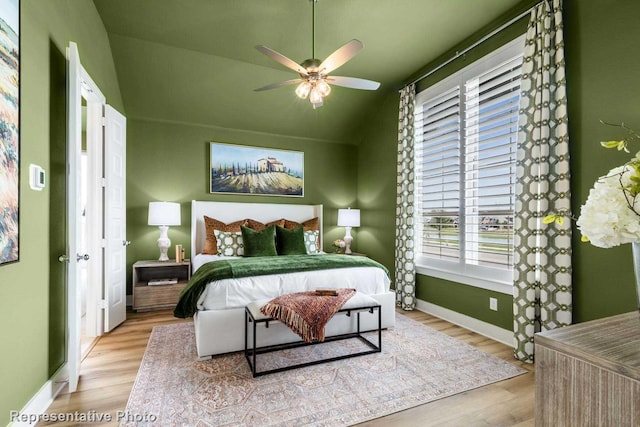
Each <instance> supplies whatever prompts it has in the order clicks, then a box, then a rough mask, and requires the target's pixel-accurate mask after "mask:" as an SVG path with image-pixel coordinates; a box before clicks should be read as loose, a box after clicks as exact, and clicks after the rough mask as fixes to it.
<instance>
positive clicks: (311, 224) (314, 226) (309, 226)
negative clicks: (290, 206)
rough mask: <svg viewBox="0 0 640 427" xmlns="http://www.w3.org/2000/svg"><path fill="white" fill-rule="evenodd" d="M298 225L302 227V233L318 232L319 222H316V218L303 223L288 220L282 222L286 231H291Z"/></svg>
mask: <svg viewBox="0 0 640 427" xmlns="http://www.w3.org/2000/svg"><path fill="white" fill-rule="evenodd" d="M299 225H302V227H303V231H313V230H320V222H319V221H318V217H315V218H311V219H308V220H306V221H305V222H295V221H291V220H289V219H285V220H284V228H286V229H287V230H293V229H294V228H296V227H298V226H299Z"/></svg>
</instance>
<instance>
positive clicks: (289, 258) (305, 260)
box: [173, 254, 389, 318]
mask: <svg viewBox="0 0 640 427" xmlns="http://www.w3.org/2000/svg"><path fill="white" fill-rule="evenodd" d="M349 267H378V268H381V269H382V270H384V272H385V273H386V274H389V271H388V270H387V269H386V268H385V267H384V266H383V265H382V264H380V263H378V262H376V261H373V260H372V259H369V258H366V257H361V256H345V255H333V254H327V255H286V256H265V257H247V258H240V259H232V260H220V261H212V262H209V263H207V264H204V265H203V266H202V267H200V268H199V269H198V271H196V272H195V273H194V275H193V276H192V277H191V280H189V283H187V286H185V288H184V289H183V290H182V292H180V300H179V301H178V305H177V306H176V308H175V310H174V311H173V315H174V316H175V317H183V318H186V317H191V316H193V315H194V314H195V312H196V311H197V309H198V307H197V304H198V299H199V298H200V295H202V292H203V291H204V288H205V286H206V285H207V283H209V282H212V281H214V280H221V279H230V278H239V277H249V276H265V275H268V274H283V273H295V272H298V271H312V270H328V269H332V268H349ZM338 285H339V284H338Z"/></svg>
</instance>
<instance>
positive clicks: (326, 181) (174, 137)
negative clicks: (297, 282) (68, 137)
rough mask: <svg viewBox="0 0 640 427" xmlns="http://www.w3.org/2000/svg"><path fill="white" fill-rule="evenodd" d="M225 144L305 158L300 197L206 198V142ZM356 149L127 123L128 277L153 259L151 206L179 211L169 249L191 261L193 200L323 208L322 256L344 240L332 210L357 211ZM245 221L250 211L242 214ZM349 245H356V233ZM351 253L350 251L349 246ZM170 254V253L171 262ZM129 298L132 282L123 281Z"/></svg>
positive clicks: (236, 132) (182, 126)
mask: <svg viewBox="0 0 640 427" xmlns="http://www.w3.org/2000/svg"><path fill="white" fill-rule="evenodd" d="M210 142H224V143H231V144H237V145H251V146H259V147H269V148H277V149H285V150H295V151H302V152H304V163H305V165H304V168H305V169H304V185H305V188H304V197H281V196H251V195H236V196H231V195H221V194H210V193H209V175H208V173H209V143H210ZM356 167H357V147H356V146H355V145H350V144H338V143H321V142H318V141H315V140H313V139H301V138H292V137H286V136H281V135H270V134H264V133H256V132H248V131H242V130H235V129H224V128H219V127H208V126H198V125H188V124H180V123H166V122H159V121H149V120H140V119H138V120H135V119H129V120H128V121H127V238H128V239H129V240H130V241H131V242H132V244H131V246H129V248H128V250H127V264H128V272H129V277H130V275H131V265H132V264H133V263H134V262H135V261H137V260H144V259H156V258H157V257H158V256H159V251H158V246H157V243H156V240H157V239H158V236H159V231H158V228H157V227H151V226H149V225H147V213H148V206H149V202H151V201H172V202H179V203H181V205H182V212H181V214H182V226H181V227H171V228H170V229H169V238H170V239H171V245H172V246H175V245H176V244H182V245H184V247H185V248H186V252H187V257H188V256H190V255H191V254H190V249H189V248H190V246H189V245H190V243H189V242H190V226H191V200H216V201H228V202H246V203H291V204H297V203H299V204H323V205H324V231H325V234H324V239H325V240H324V241H325V250H328V251H329V250H332V249H331V242H332V241H333V240H334V239H337V238H340V237H342V236H344V229H342V228H339V227H337V226H336V221H337V217H338V213H337V212H338V211H337V210H338V208H343V207H346V206H353V207H356ZM246 216H247V217H250V216H251V213H250V212H247V213H246ZM354 237H355V241H357V240H358V238H357V235H355V234H354ZM354 247H355V245H354ZM172 254H173V250H169V255H170V256H172ZM127 283H128V286H129V291H128V293H129V294H130V293H131V289H130V286H131V280H128V282H127Z"/></svg>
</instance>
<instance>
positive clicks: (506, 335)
mask: <svg viewBox="0 0 640 427" xmlns="http://www.w3.org/2000/svg"><path fill="white" fill-rule="evenodd" d="M416 308H417V309H418V310H420V311H423V312H425V313H427V314H431V315H433V316H436V317H439V318H441V319H444V320H446V321H447V322H451V323H453V324H455V325H458V326H462V327H463V328H466V329H469V330H470V331H473V332H476V333H478V334H480V335H483V336H485V337H488V338H491V339H493V340H496V341H498V342H501V343H502V344H505V345H508V346H509V347H512V348H513V331H509V330H507V329H503V328H501V327H499V326H496V325H492V324H491V323H487V322H484V321H482V320H478V319H476V318H473V317H471V316H467V315H466V314H461V313H458V312H457V311H453V310H450V309H448V308H444V307H441V306H439V305H435V304H432V303H430V302H427V301H423V300H420V299H419V300H417V303H416Z"/></svg>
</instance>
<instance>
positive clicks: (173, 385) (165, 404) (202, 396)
mask: <svg viewBox="0 0 640 427" xmlns="http://www.w3.org/2000/svg"><path fill="white" fill-rule="evenodd" d="M370 338H371V339H373V340H375V339H376V338H377V337H376V336H375V335H373V336H372V337H370ZM358 342H359V340H346V341H337V342H334V343H331V344H328V343H326V344H321V345H316V346H310V347H303V348H302V349H297V350H287V351H284V352H280V353H279V354H277V355H273V356H271V358H270V359H265V361H264V362H263V363H264V365H263V366H262V367H259V368H260V369H262V368H263V367H265V366H267V367H272V366H278V365H280V364H281V363H283V361H285V360H288V361H289V362H292V361H293V362H295V361H297V360H299V359H302V360H308V358H313V357H324V356H326V354H325V353H331V354H334V353H335V352H343V351H351V350H353V348H351V347H353V346H357V345H358V344H357V343H358ZM524 372H526V371H525V370H523V369H521V368H519V367H517V366H515V365H512V364H510V363H508V362H506V361H504V360H502V359H499V358H497V357H495V356H491V355H489V354H487V353H484V352H482V351H480V350H478V349H476V348H474V347H472V346H470V345H468V344H465V343H463V342H461V341H458V340H456V339H454V338H451V337H449V336H448V335H445V334H443V333H441V332H438V331H436V330H434V329H432V328H429V327H427V326H425V325H423V324H421V323H418V322H416V321H413V320H411V319H409V318H407V317H406V316H403V315H400V314H398V315H397V317H396V326H395V328H393V329H390V330H386V331H383V342H382V352H381V353H375V354H371V355H366V356H360V357H355V358H351V359H344V360H340V361H336V362H330V363H324V364H320V365H315V366H310V367H306V368H300V369H294V370H290V371H285V372H279V373H275V374H270V375H265V376H262V377H257V378H252V376H251V372H250V370H249V366H248V364H247V361H246V359H245V358H244V354H243V353H233V354H229V355H224V356H219V357H215V358H213V359H211V360H206V361H200V360H198V358H197V356H196V349H195V337H194V332H193V324H191V323H179V324H174V325H164V326H156V327H155V328H153V332H152V334H151V337H150V339H149V344H148V346H147V349H146V351H145V354H144V357H143V360H142V363H141V365H140V370H139V371H138V376H137V377H136V381H135V383H134V385H133V389H132V391H131V395H130V396H129V401H128V403H127V407H126V410H125V414H127V417H126V418H124V419H123V421H122V422H121V426H133V425H136V426H144V425H149V426H152V425H153V426H158V425H162V426H202V427H204V426H303V425H308V426H332V427H333V426H344V425H352V424H356V423H360V422H364V421H367V420H370V419H373V418H378V417H381V416H384V415H388V414H391V413H393V412H398V411H401V410H404V409H408V408H411V407H414V406H417V405H421V404H423V403H427V402H431V401H434V400H437V399H441V398H443V397H447V396H451V395H454V394H457V393H462V392H464V391H468V390H471V389H474V388H477V387H481V386H484V385H487V384H491V383H494V382H497V381H501V380H504V379H507V378H511V377H514V376H517V375H520V374H522V373H524Z"/></svg>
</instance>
